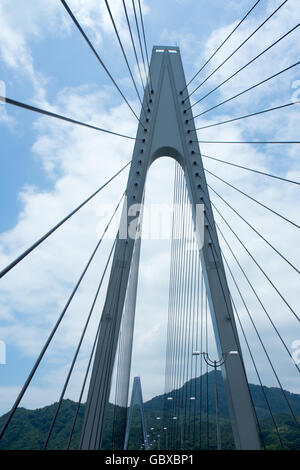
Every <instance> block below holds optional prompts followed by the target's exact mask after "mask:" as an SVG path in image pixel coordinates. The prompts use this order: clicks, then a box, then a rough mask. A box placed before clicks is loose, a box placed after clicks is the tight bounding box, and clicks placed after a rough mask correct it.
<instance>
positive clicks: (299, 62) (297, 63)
mask: <svg viewBox="0 0 300 470" xmlns="http://www.w3.org/2000/svg"><path fill="white" fill-rule="evenodd" d="M299 64H300V61H298V62H296V63H295V64H292V65H290V66H289V67H286V68H285V69H283V70H280V72H277V73H275V74H274V75H271V76H270V77H268V78H265V79H264V80H262V81H261V82H258V83H256V84H255V85H252V86H251V87H249V88H247V89H246V90H243V91H241V92H240V93H237V94H236V95H234V96H232V97H231V98H228V99H226V100H224V101H221V103H218V104H216V105H215V106H212V107H211V108H209V109H206V110H205V111H203V112H202V113H199V114H197V115H196V116H194V118H193V119H196V118H197V117H200V116H203V114H206V113H209V112H210V111H212V110H213V109H216V108H218V107H219V106H222V105H223V104H226V103H229V102H230V101H232V100H234V99H235V98H238V97H239V96H242V95H243V94H245V93H248V91H252V90H254V88H256V87H258V86H260V85H263V84H264V83H267V82H268V81H269V80H272V79H273V78H275V77H278V76H279V75H281V74H282V73H284V72H287V71H288V70H291V69H292V68H294V67H296V66H297V65H299ZM187 121H191V119H188V120H187Z"/></svg>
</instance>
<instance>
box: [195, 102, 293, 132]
mask: <svg viewBox="0 0 300 470" xmlns="http://www.w3.org/2000/svg"><path fill="white" fill-rule="evenodd" d="M299 103H300V101H293V102H292V103H287V104H282V105H281V106H275V107H274V108H269V109H264V110H263V111H257V112H256V113H251V114H245V115H244V116H240V117H236V118H233V119H227V120H226V121H222V122H217V123H215V124H209V125H207V126H202V127H197V128H196V129H191V130H189V131H188V134H190V133H191V132H195V131H200V130H202V129H208V128H210V127H216V126H221V125H222V124H228V123H230V122H235V121H240V120H241V119H246V118H249V117H253V116H258V115H260V114H265V113H269V112H271V111H277V110H278V109H283V108H288V107H290V106H294V105H295V104H299Z"/></svg>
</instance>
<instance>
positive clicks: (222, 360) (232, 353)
mask: <svg viewBox="0 0 300 470" xmlns="http://www.w3.org/2000/svg"><path fill="white" fill-rule="evenodd" d="M238 354H239V353H238V351H228V352H224V353H223V354H222V356H221V358H220V359H219V360H218V361H215V360H212V359H211V358H210V357H209V355H208V353H207V352H201V351H193V352H192V355H193V356H200V355H202V356H203V358H204V360H205V362H206V364H207V365H208V366H210V367H213V369H214V371H215V385H216V425H217V447H218V450H220V449H221V447H222V444H221V429H220V423H219V395H218V383H217V368H218V367H221V366H222V365H224V364H225V361H226V359H227V357H228V356H237V355H238Z"/></svg>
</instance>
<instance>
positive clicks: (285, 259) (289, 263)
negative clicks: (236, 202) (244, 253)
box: [207, 184, 300, 274]
mask: <svg viewBox="0 0 300 470" xmlns="http://www.w3.org/2000/svg"><path fill="white" fill-rule="evenodd" d="M207 186H208V187H209V188H210V189H211V190H212V191H213V192H214V194H216V195H217V196H218V197H219V198H220V199H221V200H222V201H223V202H224V203H225V204H226V205H227V206H228V207H229V208H230V209H231V210H232V211H233V212H234V213H235V214H236V215H237V216H238V217H240V219H242V220H243V221H244V222H245V223H246V224H247V225H248V227H250V228H251V229H252V230H253V231H254V232H255V233H256V234H257V235H258V236H259V237H260V238H261V239H262V240H263V241H264V242H265V243H267V245H269V247H270V248H272V250H274V251H275V253H277V254H278V255H279V256H280V257H281V258H282V259H283V260H284V261H285V262H286V263H288V265H289V266H291V268H293V269H294V270H295V271H296V273H297V274H300V271H299V269H297V268H296V267H295V266H294V265H293V263H291V261H289V260H288V259H287V258H286V257H285V256H283V254H282V253H280V251H279V250H277V248H275V247H274V246H273V245H272V243H270V242H269V241H268V240H267V239H266V238H265V237H263V235H262V234H261V233H260V232H259V231H258V230H256V229H255V228H254V227H253V225H251V224H250V222H248V221H247V220H246V219H245V218H244V217H243V216H242V215H241V214H240V213H239V212H238V211H237V210H235V209H234V207H232V206H231V205H230V204H229V202H227V201H226V200H225V199H224V198H223V197H222V196H221V195H220V194H219V193H218V192H217V191H216V190H215V189H214V188H212V187H211V186H210V185H209V184H207Z"/></svg>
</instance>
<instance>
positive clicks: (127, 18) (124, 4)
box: [122, 0, 149, 107]
mask: <svg viewBox="0 0 300 470" xmlns="http://www.w3.org/2000/svg"><path fill="white" fill-rule="evenodd" d="M122 2H123V8H124V13H125V16H126V21H127V26H128V31H129V34H130V39H131V44H132V48H133V52H134V56H135V60H136V65H137V68H138V72H139V76H140V81H141V84H142V88H143V91H144V96H145V99H146V103H147V107H149V104H148V97H147V94H146V88H145V83H144V80H143V76H142V72H141V67H140V63H139V58H138V55H137V49H136V45H135V42H134V37H133V33H132V28H131V25H130V20H129V15H128V11H127V7H126V3H125V0H122Z"/></svg>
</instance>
